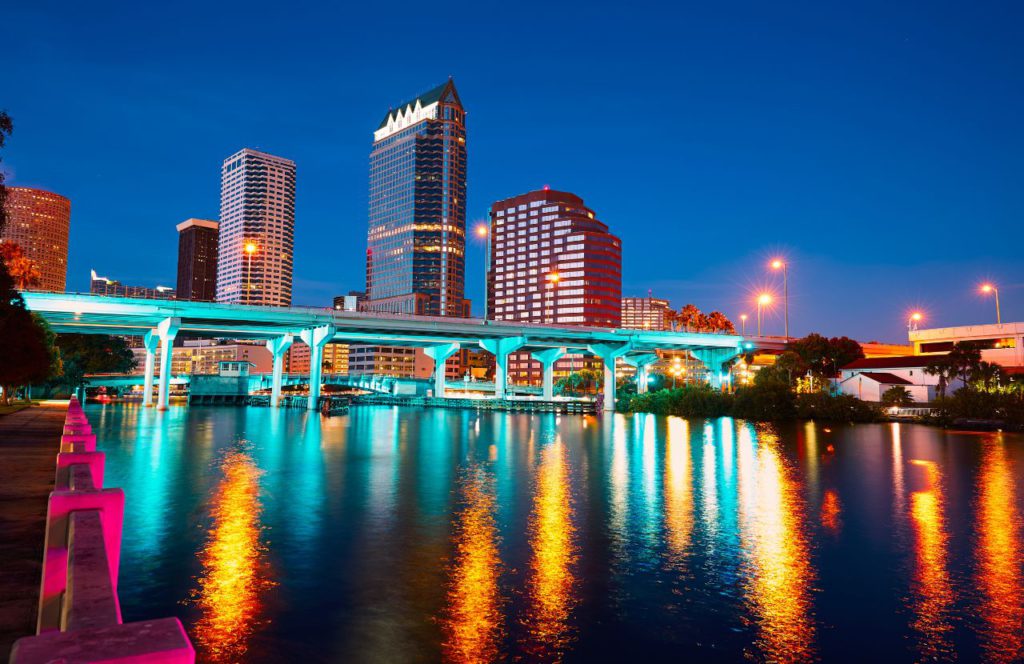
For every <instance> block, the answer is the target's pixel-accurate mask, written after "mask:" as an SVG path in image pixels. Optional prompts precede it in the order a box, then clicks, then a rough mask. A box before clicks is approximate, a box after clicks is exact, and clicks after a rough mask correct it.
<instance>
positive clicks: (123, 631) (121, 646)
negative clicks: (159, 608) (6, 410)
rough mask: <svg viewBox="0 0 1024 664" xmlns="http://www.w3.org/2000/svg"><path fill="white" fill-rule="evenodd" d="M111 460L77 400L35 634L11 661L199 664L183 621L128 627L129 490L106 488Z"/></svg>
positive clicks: (67, 428) (60, 470)
mask: <svg viewBox="0 0 1024 664" xmlns="http://www.w3.org/2000/svg"><path fill="white" fill-rule="evenodd" d="M104 461H105V456H104V454H103V452H98V451H97V450H96V434H94V433H93V432H92V427H91V426H90V425H89V420H88V419H87V418H86V416H85V413H84V412H83V411H82V406H81V404H79V402H78V400H77V399H75V398H74V397H72V398H71V403H70V405H69V406H68V412H67V416H66V417H65V420H64V431H63V435H62V436H61V440H60V451H59V452H58V454H57V475H56V480H55V483H54V490H53V492H52V493H51V494H50V500H49V505H48V507H47V512H46V541H45V544H44V546H43V578H42V584H41V587H40V596H39V616H38V620H37V624H36V636H28V637H25V638H22V639H19V640H18V641H17V642H16V643H15V644H14V649H13V650H12V651H11V659H10V661H11V663H12V664H36V663H37V662H38V663H40V664H41V663H43V662H63V663H67V664H71V663H72V662H75V663H77V662H81V663H87V662H113V661H118V662H133V663H136V662H138V663H144V662H161V663H167V664H192V663H193V662H195V659H196V653H195V650H194V649H193V647H192V643H191V642H190V641H189V639H188V636H187V635H186V634H185V629H184V627H182V624H181V621H179V620H178V619H177V618H163V619H159V620H146V621H141V622H134V623H128V624H124V623H122V622H121V605H120V603H119V601H118V598H117V573H118V565H119V563H120V558H121V527H122V524H123V522H124V492H123V491H122V490H121V489H104V488H103V470H104Z"/></svg>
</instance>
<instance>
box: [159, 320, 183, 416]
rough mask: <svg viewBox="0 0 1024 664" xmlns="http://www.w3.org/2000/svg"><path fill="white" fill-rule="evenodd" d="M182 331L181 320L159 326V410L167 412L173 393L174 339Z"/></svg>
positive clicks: (164, 322) (166, 321)
mask: <svg viewBox="0 0 1024 664" xmlns="http://www.w3.org/2000/svg"><path fill="white" fill-rule="evenodd" d="M179 329H181V319H180V318H165V319H163V320H162V321H160V324H159V325H157V328H156V330H157V333H158V334H159V335H160V386H159V387H158V388H157V400H156V409H157V410H167V401H168V397H169V396H170V393H171V356H172V354H173V353H174V337H176V336H178V330H179Z"/></svg>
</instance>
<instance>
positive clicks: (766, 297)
mask: <svg viewBox="0 0 1024 664" xmlns="http://www.w3.org/2000/svg"><path fill="white" fill-rule="evenodd" d="M771 303H772V296H771V294H769V293H761V294H760V295H758V296H757V336H759V337H760V336H761V319H762V318H763V316H762V312H763V311H764V308H765V307H767V306H768V305H769V304H771Z"/></svg>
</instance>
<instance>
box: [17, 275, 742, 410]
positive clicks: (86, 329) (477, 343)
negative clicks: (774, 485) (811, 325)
mask: <svg viewBox="0 0 1024 664" xmlns="http://www.w3.org/2000/svg"><path fill="white" fill-rule="evenodd" d="M22 296H23V297H24V299H25V304H26V306H27V307H28V308H29V309H30V310H31V311H33V312H35V313H37V314H39V315H40V316H42V317H43V318H44V319H45V320H46V322H47V323H49V325H50V327H52V328H53V330H54V331H55V332H77V333H82V334H122V335H135V336H141V337H142V338H143V340H144V344H145V348H146V362H145V372H144V385H145V389H144V392H143V394H144V396H143V398H144V399H145V400H146V403H147V405H148V403H149V400H150V399H151V398H152V396H151V395H152V391H153V390H152V388H153V382H154V373H155V366H154V365H155V357H156V349H157V347H158V346H162V352H161V355H160V359H161V361H160V363H161V366H160V377H159V379H158V390H157V407H158V408H160V409H165V408H167V399H168V394H169V389H170V382H171V371H170V369H171V346H172V343H173V341H174V338H175V337H176V336H177V335H178V334H187V335H188V336H190V337H209V338H229V339H260V340H266V344H267V348H268V349H269V350H270V352H271V354H272V356H273V359H274V371H273V376H272V379H271V404H272V405H274V406H276V405H277V404H278V403H279V402H280V397H281V386H282V381H283V367H284V354H285V352H287V350H288V348H289V347H290V346H291V345H292V343H293V342H294V341H295V340H296V339H299V340H301V341H302V342H303V343H305V344H307V345H308V346H309V349H310V376H309V402H308V403H309V408H310V409H315V408H316V406H317V403H318V402H319V398H320V385H321V383H322V368H321V361H322V357H323V348H324V346H325V345H326V344H328V343H332V342H335V343H347V344H372V345H384V346H414V347H420V348H423V349H424V352H425V353H426V354H427V355H428V356H429V357H431V358H432V359H433V360H434V362H435V367H443V366H444V362H445V361H446V360H447V359H448V358H449V357H451V356H452V355H453V354H454V353H456V352H457V351H458V350H459V349H461V348H483V349H484V350H486V351H488V352H490V353H492V354H493V355H494V359H495V377H494V396H495V398H499V399H501V398H504V397H505V393H506V367H507V363H508V356H509V355H510V354H511V353H516V352H529V353H530V354H531V356H532V357H533V359H535V360H537V361H538V362H540V363H541V366H542V368H543V377H544V378H543V389H542V394H543V396H544V398H545V399H551V398H552V397H553V367H554V364H555V362H556V361H558V360H559V359H560V358H561V357H563V356H564V355H565V354H566V353H583V354H590V355H594V356H596V357H598V358H600V359H601V360H602V362H603V363H604V409H605V410H613V409H614V407H615V361H616V360H618V359H621V360H623V361H624V362H625V363H626V364H629V365H631V366H633V367H635V368H636V370H637V381H638V382H637V384H638V387H639V389H640V390H643V389H645V387H646V384H647V380H646V374H647V368H648V367H649V366H650V365H651V364H653V363H654V362H656V361H657V360H658V356H657V354H656V353H655V351H656V350H686V351H689V352H690V353H691V354H692V355H693V356H694V357H696V358H697V359H698V360H700V361H701V362H703V363H704V365H705V367H707V369H708V379H709V381H710V383H711V384H712V385H713V386H715V387H720V386H721V384H722V382H723V380H727V379H728V370H727V367H726V364H727V363H730V362H732V360H733V359H735V358H736V357H737V356H738V355H740V354H742V353H746V352H750V351H752V350H754V349H755V347H756V346H758V345H759V344H755V342H754V341H751V340H745V339H744V338H742V337H740V336H736V335H729V334H698V333H690V332H660V331H659V332H655V331H648V330H612V329H606V328H595V327H566V326H557V325H538V324H526V323H515V322H510V321H485V320H482V319H474V318H437V317H429V316H406V315H394V314H382V313H376V312H373V313H371V312H355V311H336V310H334V309H330V308H324V309H319V308H312V307H261V306H248V305H237V304H222V303H210V302H189V301H184V300H148V299H135V298H122V297H108V296H100V295H84V294H71V293H34V292H25V293H22ZM434 374H435V375H434V394H435V395H437V396H443V395H444V392H445V388H446V385H445V377H444V371H443V370H440V371H438V370H436V369H435V371H434ZM165 377H166V378H165Z"/></svg>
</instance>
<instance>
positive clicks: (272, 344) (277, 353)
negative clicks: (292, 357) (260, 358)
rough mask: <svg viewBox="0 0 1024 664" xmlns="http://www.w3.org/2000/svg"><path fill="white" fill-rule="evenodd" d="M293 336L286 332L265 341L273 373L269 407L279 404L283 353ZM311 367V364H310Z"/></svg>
mask: <svg viewBox="0 0 1024 664" xmlns="http://www.w3.org/2000/svg"><path fill="white" fill-rule="evenodd" d="M294 340H295V337H294V336H293V335H291V334H286V335H284V336H281V337H277V338H276V339H271V340H269V341H268V342H267V350H269V351H270V354H271V356H273V358H274V375H273V378H272V379H271V383H270V407H271V408H277V407H278V406H280V405H281V378H282V375H283V374H284V354H285V353H287V352H288V349H289V348H291V346H292V341H294ZM310 366H311V367H312V365H310Z"/></svg>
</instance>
